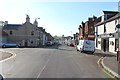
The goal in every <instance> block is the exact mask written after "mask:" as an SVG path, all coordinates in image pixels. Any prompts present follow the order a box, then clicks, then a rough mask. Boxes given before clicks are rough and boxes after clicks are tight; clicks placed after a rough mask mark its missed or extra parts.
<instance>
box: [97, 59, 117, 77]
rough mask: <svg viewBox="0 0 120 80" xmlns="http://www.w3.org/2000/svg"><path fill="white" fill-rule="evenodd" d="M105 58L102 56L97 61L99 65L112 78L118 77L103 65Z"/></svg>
mask: <svg viewBox="0 0 120 80" xmlns="http://www.w3.org/2000/svg"><path fill="white" fill-rule="evenodd" d="M103 59H104V57H101V58H100V59H99V60H98V62H97V64H98V66H99V67H100V68H101V69H102V71H103V72H104V73H106V74H107V75H108V76H110V77H111V78H114V79H115V78H116V77H115V76H114V75H113V74H112V73H109V71H108V70H107V69H105V68H104V67H103V66H102V64H101V62H102V60H103Z"/></svg>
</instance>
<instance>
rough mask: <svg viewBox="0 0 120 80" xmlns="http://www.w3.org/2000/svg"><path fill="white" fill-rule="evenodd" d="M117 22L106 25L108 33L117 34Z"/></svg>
mask: <svg viewBox="0 0 120 80" xmlns="http://www.w3.org/2000/svg"><path fill="white" fill-rule="evenodd" d="M115 27H116V25H115V20H113V21H111V22H108V23H106V33H115Z"/></svg>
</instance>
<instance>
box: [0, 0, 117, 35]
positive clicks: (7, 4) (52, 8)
mask: <svg viewBox="0 0 120 80" xmlns="http://www.w3.org/2000/svg"><path fill="white" fill-rule="evenodd" d="M97 1H98V2H95V1H94V0H92V1H88V0H84V1H83V0H81V1H80V0H79V1H78V0H74V2H73V0H64V1H59V0H57V1H55V0H51V1H49V2H48V1H47V0H44V1H42V0H0V21H8V23H9V24H22V23H24V22H25V18H26V14H28V15H29V16H30V21H31V23H33V22H34V20H35V18H40V19H38V20H37V21H38V24H39V26H40V27H43V28H45V29H46V31H47V32H49V33H51V34H52V35H53V36H54V35H58V36H61V35H63V34H64V35H65V36H69V35H71V34H73V33H76V32H78V27H79V25H80V24H81V22H82V21H83V22H85V21H87V19H88V17H92V16H93V15H94V16H97V17H99V16H101V14H102V11H103V10H108V11H117V10H118V1H119V0H115V1H114V2H112V0H111V1H106V0H103V1H106V2H103V1H102V2H101V1H99V0H97Z"/></svg>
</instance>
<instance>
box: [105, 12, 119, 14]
mask: <svg viewBox="0 0 120 80" xmlns="http://www.w3.org/2000/svg"><path fill="white" fill-rule="evenodd" d="M103 13H105V14H108V13H111V14H117V13H119V12H118V11H103Z"/></svg>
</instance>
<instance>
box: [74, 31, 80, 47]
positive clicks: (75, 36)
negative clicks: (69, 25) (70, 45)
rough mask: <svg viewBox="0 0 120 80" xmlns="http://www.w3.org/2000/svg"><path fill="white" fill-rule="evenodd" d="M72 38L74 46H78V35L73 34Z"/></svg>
mask: <svg viewBox="0 0 120 80" xmlns="http://www.w3.org/2000/svg"><path fill="white" fill-rule="evenodd" d="M73 36H74V42H75V45H78V43H79V33H76V34H73Z"/></svg>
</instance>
